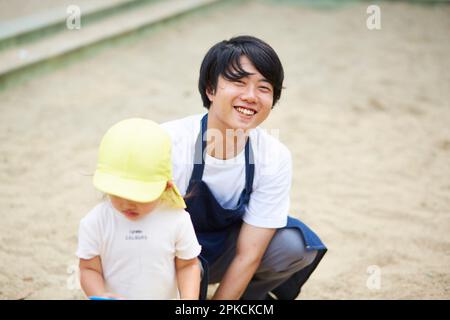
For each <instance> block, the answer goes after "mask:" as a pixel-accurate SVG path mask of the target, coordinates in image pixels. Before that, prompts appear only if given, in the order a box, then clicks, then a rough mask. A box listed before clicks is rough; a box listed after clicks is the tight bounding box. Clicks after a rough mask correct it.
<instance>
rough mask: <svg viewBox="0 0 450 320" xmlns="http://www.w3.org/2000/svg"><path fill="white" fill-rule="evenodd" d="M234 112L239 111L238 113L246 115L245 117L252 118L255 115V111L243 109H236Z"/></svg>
mask: <svg viewBox="0 0 450 320" xmlns="http://www.w3.org/2000/svg"><path fill="white" fill-rule="evenodd" d="M236 110H237V111H239V112H240V113H243V114H245V115H247V116H252V115H254V114H255V111H253V110H249V109H245V108H240V107H237V108H236Z"/></svg>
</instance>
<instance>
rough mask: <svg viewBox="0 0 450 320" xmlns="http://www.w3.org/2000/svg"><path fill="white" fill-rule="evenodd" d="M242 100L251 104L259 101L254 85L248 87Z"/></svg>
mask: <svg viewBox="0 0 450 320" xmlns="http://www.w3.org/2000/svg"><path fill="white" fill-rule="evenodd" d="M241 99H242V100H244V101H247V102H249V103H255V102H256V100H257V95H256V88H255V87H254V86H252V85H249V86H246V87H245V91H244V93H243V94H242V95H241Z"/></svg>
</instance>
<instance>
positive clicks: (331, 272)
mask: <svg viewBox="0 0 450 320" xmlns="http://www.w3.org/2000/svg"><path fill="white" fill-rule="evenodd" d="M380 7H381V12H382V20H381V21H382V29H381V30H373V31H370V30H368V29H367V28H366V23H365V22H366V18H367V14H366V8H367V3H359V4H353V5H345V6H341V7H339V8H336V9H318V8H314V7H307V6H300V5H297V4H294V3H293V2H292V1H290V2H289V1H282V2H281V3H279V4H275V3H274V2H270V1H253V2H248V3H245V4H239V5H238V4H236V3H234V4H226V5H221V6H219V7H216V9H214V10H212V9H211V10H204V11H201V12H198V13H195V14H191V15H188V16H185V17H183V18H181V19H179V20H177V21H174V22H171V23H168V24H167V25H166V26H164V27H161V28H158V29H156V30H154V31H152V32H149V33H147V34H145V35H142V36H139V37H135V38H133V39H132V40H130V41H127V42H125V43H119V44H116V45H114V46H111V47H109V48H106V49H104V50H101V51H99V52H98V53H96V54H94V55H91V56H89V57H85V58H83V59H80V60H79V61H77V62H74V63H71V64H70V65H68V66H65V67H61V68H58V69H57V70H56V71H54V72H47V73H44V74H42V75H40V76H38V77H34V78H32V79H30V80H29V81H27V82H24V83H22V84H19V85H16V86H13V87H10V88H7V89H6V90H2V91H0V112H1V116H0V141H1V142H0V208H1V209H0V215H1V222H0V298H1V299H24V298H26V299H82V298H83V294H82V293H81V291H80V290H79V289H78V288H77V285H76V265H77V259H76V257H75V255H74V252H75V250H76V245H77V228H78V222H79V220H80V219H81V218H82V217H83V216H84V215H85V214H86V213H87V212H88V210H90V208H91V207H92V206H94V205H95V204H96V203H97V202H98V201H99V200H100V194H99V193H98V192H96V191H95V190H94V188H93V186H92V184H91V174H92V173H93V171H94V166H95V161H96V151H97V150H96V148H97V145H98V143H99V140H100V138H101V136H102V134H103V133H104V131H105V130H106V129H107V128H108V127H109V126H110V125H112V124H113V123H115V122H117V121H118V120H121V119H124V118H127V117H132V116H141V117H148V118H151V119H153V120H155V121H159V122H162V121H167V120H170V119H175V118H180V117H184V116H187V115H190V114H194V113H199V112H203V108H202V107H201V101H200V96H199V94H198V93H197V89H196V86H197V84H196V83H197V75H198V69H199V66H200V62H201V59H202V58H203V55H204V53H205V52H206V50H207V49H208V48H209V47H210V46H211V45H212V44H214V43H216V42H218V41H219V40H222V39H226V38H229V37H231V36H233V35H239V34H252V35H255V36H258V37H261V38H263V39H265V40H266V41H267V42H269V43H270V44H271V45H272V46H273V47H274V48H275V49H276V51H277V52H278V54H279V55H280V58H281V60H282V62H283V64H284V68H285V72H286V81H285V87H286V90H285V91H284V92H283V94H282V97H281V101H280V103H279V105H277V106H276V107H275V109H274V110H273V112H272V115H271V116H270V118H269V121H267V122H266V123H265V125H264V127H266V128H268V129H279V130H280V139H281V140H282V141H283V142H284V143H285V144H286V145H287V146H288V147H289V148H290V150H291V151H292V155H293V161H294V177H293V188H292V193H291V199H292V203H291V212H292V214H293V215H295V216H298V217H300V218H301V219H302V220H303V221H304V222H305V223H307V224H308V225H310V226H311V227H312V228H313V229H314V230H315V231H316V232H317V233H318V234H319V235H320V236H321V237H322V239H323V240H324V242H325V243H326V244H327V245H328V247H329V252H328V253H327V255H326V256H325V258H324V260H323V261H322V263H321V264H320V266H319V267H318V269H317V270H316V272H315V273H314V274H313V275H312V277H311V278H310V280H309V282H308V283H307V284H306V285H305V286H304V288H303V292H302V294H301V295H300V296H299V298H300V299H422V298H431V299H449V298H450V105H449V101H450V73H449V70H450V41H449V40H450V39H449V32H448V31H449V30H450V19H449V17H450V6H438V7H433V6H421V5H411V4H408V3H384V2H383V3H381V5H380Z"/></svg>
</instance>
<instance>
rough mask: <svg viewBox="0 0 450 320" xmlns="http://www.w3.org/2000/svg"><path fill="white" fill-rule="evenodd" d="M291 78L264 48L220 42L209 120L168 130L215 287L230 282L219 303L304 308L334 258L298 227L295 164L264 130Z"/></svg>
mask: <svg viewBox="0 0 450 320" xmlns="http://www.w3.org/2000/svg"><path fill="white" fill-rule="evenodd" d="M283 78H284V72H283V67H282V65H281V62H280V60H279V58H278V56H277V54H276V53H275V51H274V50H273V49H272V48H271V47H270V46H269V45H268V44H266V43H265V42H263V41H262V40H260V39H257V38H255V37H251V36H239V37H235V38H232V39H230V40H229V41H222V42H219V43H217V44H216V45H214V46H213V47H212V48H211V49H210V50H209V51H208V53H207V54H206V56H205V57H204V59H203V62H202V65H201V68H200V79H199V91H200V95H201V97H202V101H203V106H204V107H205V108H206V109H207V110H208V112H207V114H205V115H196V116H190V117H187V118H184V119H181V120H176V121H171V122H167V123H165V124H163V127H165V128H166V129H167V130H168V132H169V134H170V135H171V137H172V140H173V150H172V160H173V161H172V162H173V166H174V168H173V172H174V181H175V183H176V185H177V186H178V187H179V189H180V192H181V194H183V195H184V196H185V201H186V204H187V209H186V210H187V211H188V212H189V213H190V215H191V219H192V222H193V224H194V228H195V231H196V234H197V237H198V239H199V242H200V244H201V245H202V256H203V258H204V259H205V260H206V261H207V263H205V264H204V266H203V267H204V269H205V270H204V271H205V272H206V271H208V272H207V273H206V274H208V276H207V277H208V282H209V283H217V282H220V285H219V287H218V289H217V290H216V292H215V294H214V297H213V299H268V298H277V299H295V298H296V297H297V295H298V294H299V292H300V289H301V286H302V285H303V283H304V282H305V281H306V280H307V279H308V277H309V276H310V274H311V273H312V272H313V271H314V269H315V268H316V266H317V264H318V263H319V262H320V260H321V258H322V257H323V255H324V254H325V252H326V248H325V246H324V245H323V243H322V242H321V241H320V239H319V238H318V237H317V236H316V235H315V234H314V233H313V232H312V231H311V230H310V229H309V228H308V227H307V226H306V225H304V224H303V223H301V222H300V221H298V220H296V219H293V218H291V217H288V213H289V193H290V187H291V178H292V168H291V154H290V152H289V150H288V149H287V148H286V147H285V146H284V145H283V144H282V143H281V142H279V141H278V140H276V139H275V138H273V137H272V136H270V135H268V134H267V133H265V132H264V131H263V130H262V129H261V128H259V127H258V126H259V125H260V124H261V123H262V122H263V121H264V120H266V119H267V117H268V116H269V114H270V112H271V110H272V108H273V106H274V105H275V104H276V102H277V101H278V99H279V98H280V95H281V90H282V85H283ZM206 268H207V270H206ZM204 278H205V277H204Z"/></svg>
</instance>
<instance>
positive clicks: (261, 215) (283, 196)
mask: <svg viewBox="0 0 450 320" xmlns="http://www.w3.org/2000/svg"><path fill="white" fill-rule="evenodd" d="M276 154H277V156H276V157H272V159H271V161H270V163H268V162H267V163H260V166H261V167H262V168H261V171H260V173H259V174H260V177H259V182H258V183H257V185H256V186H254V190H253V191H252V193H251V196H250V201H249V204H248V206H247V207H246V212H245V214H244V217H243V220H244V222H246V223H248V224H250V225H253V226H256V227H261V228H282V227H284V226H286V223H287V217H288V211H289V206H290V191H291V180H292V157H291V153H290V151H289V150H288V149H287V148H286V147H285V146H281V147H280V148H279V152H277V153H276Z"/></svg>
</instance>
